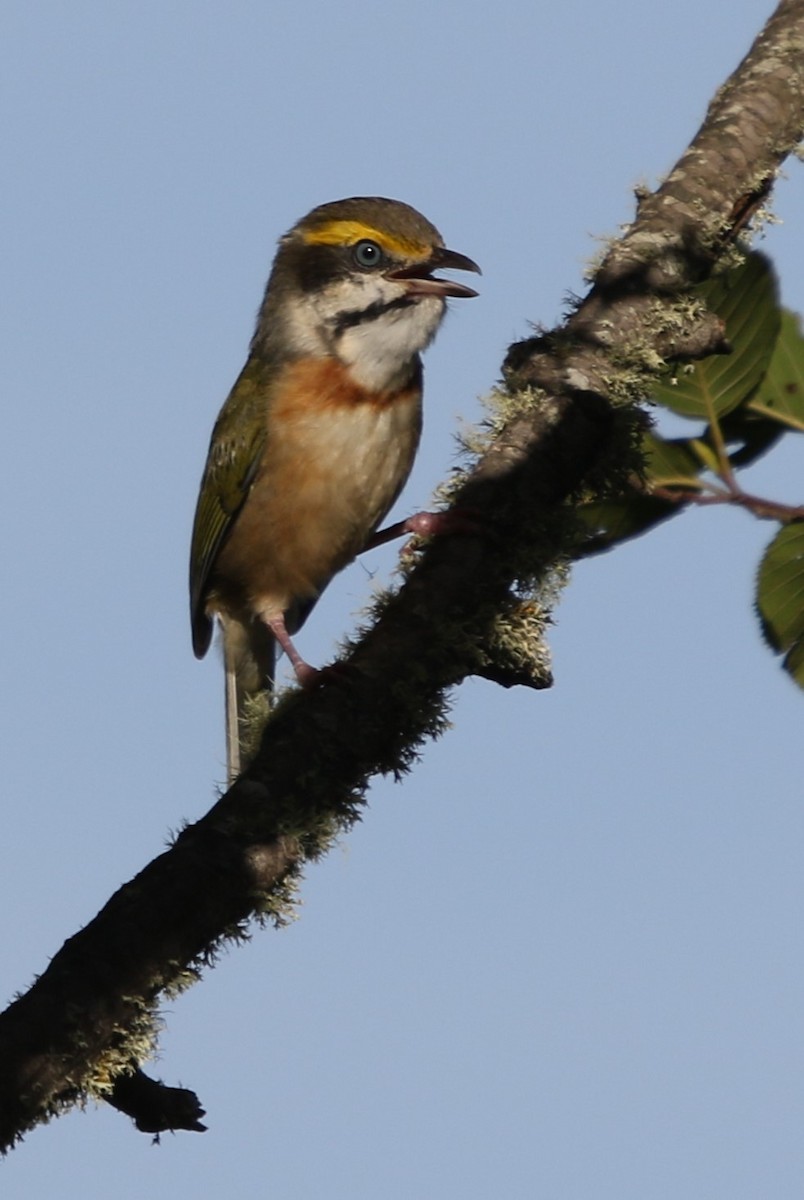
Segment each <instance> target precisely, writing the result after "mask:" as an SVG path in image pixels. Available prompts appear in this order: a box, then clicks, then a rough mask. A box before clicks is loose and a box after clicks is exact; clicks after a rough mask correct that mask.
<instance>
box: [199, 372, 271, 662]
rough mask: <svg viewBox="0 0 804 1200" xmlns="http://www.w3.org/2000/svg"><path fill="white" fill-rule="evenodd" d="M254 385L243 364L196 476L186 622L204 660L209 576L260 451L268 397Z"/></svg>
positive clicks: (264, 437)
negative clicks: (201, 471)
mask: <svg viewBox="0 0 804 1200" xmlns="http://www.w3.org/2000/svg"><path fill="white" fill-rule="evenodd" d="M259 383H260V381H259V380H258V379H255V378H254V372H253V369H252V370H250V369H249V365H247V366H246V368H245V369H244V371H243V373H242V375H241V376H240V378H239V379H238V381H237V383H236V384H235V386H234V388H233V389H232V392H231V394H230V396H229V399H228V400H227V401H226V403H225V405H224V406H223V408H222V409H221V413H220V416H219V417H218V420H217V421H216V423H215V428H214V429H213V431H212V438H211V441H210V444H209V454H208V455H207V462H206V466H205V468H204V474H203V477H202V479H201V490H200V492H199V495H198V504H197V506H196V510H195V521H194V523H193V537H192V544H191V548H190V620H191V623H192V631H193V650H194V651H195V654H196V657H197V658H203V656H204V655H205V654H206V652H207V650H208V649H209V643H210V641H211V640H212V620H211V618H210V617H209V616H208V615H207V612H206V610H205V605H206V600H207V586H208V583H209V578H210V574H211V573H212V570H213V568H214V566H215V561H216V559H217V557H218V553H219V551H220V548H221V546H222V545H223V543H224V541H225V540H226V537H227V536H228V534H229V532H230V531H231V529H232V526H233V525H234V522H235V521H236V520H237V515H238V513H239V512H240V510H241V508H242V507H243V505H244V503H245V501H246V499H247V498H248V494H249V492H250V490H251V485H252V483H253V482H254V477H255V475H256V473H257V470H258V468H259V465H260V462H261V461H262V457H263V453H264V450H265V444H266V440H267V429H266V421H265V408H266V400H267V396H266V392H265V390H264V389H263V388H262V387H260V386H259Z"/></svg>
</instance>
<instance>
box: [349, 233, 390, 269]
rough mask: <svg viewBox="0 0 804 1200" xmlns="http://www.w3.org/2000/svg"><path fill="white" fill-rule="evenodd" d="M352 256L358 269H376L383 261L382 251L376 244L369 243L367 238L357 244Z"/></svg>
mask: <svg viewBox="0 0 804 1200" xmlns="http://www.w3.org/2000/svg"><path fill="white" fill-rule="evenodd" d="M352 255H353V257H354V260H355V262H356V263H357V265H358V266H359V267H378V266H379V265H380V263H381V262H382V259H383V255H382V250H381V249H380V247H379V246H378V245H377V243H376V242H370V241H368V239H367V238H364V239H363V240H362V241H360V242H358V243H357V245H356V246H355V248H354V250H353V251H352Z"/></svg>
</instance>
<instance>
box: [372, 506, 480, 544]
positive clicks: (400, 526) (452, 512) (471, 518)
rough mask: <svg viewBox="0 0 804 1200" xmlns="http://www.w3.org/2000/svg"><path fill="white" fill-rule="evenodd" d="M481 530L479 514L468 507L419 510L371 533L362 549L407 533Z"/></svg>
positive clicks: (422, 533)
mask: <svg viewBox="0 0 804 1200" xmlns="http://www.w3.org/2000/svg"><path fill="white" fill-rule="evenodd" d="M483 530H484V526H483V523H482V521H481V520H480V519H479V515H478V514H477V513H476V512H473V511H472V510H471V509H468V508H450V509H447V510H446V511H445V512H420V513H415V514H414V515H413V516H412V517H406V518H405V520H404V521H397V522H396V523H395V524H393V525H389V526H388V528H387V529H380V530H379V531H378V532H377V533H375V534H372V536H371V537H370V538H369V540H368V541H367V542H366V545H365V546H364V547H363V549H364V550H374V549H376V547H377V546H384V545H385V544H386V542H392V541H393V540H394V539H395V538H398V537H407V536H408V535H409V534H415V535H416V537H436V536H443V535H444V534H454V533H464V534H477V533H482V532H483Z"/></svg>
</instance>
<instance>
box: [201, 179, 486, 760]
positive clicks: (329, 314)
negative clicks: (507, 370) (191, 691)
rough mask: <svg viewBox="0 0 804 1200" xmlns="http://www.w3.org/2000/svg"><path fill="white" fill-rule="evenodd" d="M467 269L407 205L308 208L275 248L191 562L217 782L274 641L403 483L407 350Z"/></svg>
mask: <svg viewBox="0 0 804 1200" xmlns="http://www.w3.org/2000/svg"><path fill="white" fill-rule="evenodd" d="M441 267H447V268H449V267H452V268H457V269H459V270H464V271H477V272H478V273H479V271H480V268H479V267H478V266H477V265H476V263H474V262H472V260H471V259H470V258H466V257H465V255H463V254H457V253H455V252H454V251H452V250H447V249H446V248H445V246H444V242H443V240H442V238H441V235H440V234H439V232H438V230H437V229H435V227H434V226H433V225H431V224H430V222H429V221H427V220H425V218H424V217H423V216H422V215H421V213H418V212H417V211H416V210H415V209H414V208H411V207H410V206H409V205H407V204H402V203H401V202H400V201H398V200H385V199H382V198H380V197H363V196H357V197H353V198H351V199H348V200H337V201H335V202H333V203H331V204H322V205H320V206H319V207H318V208H314V209H313V211H312V212H311V213H308V215H307V216H306V217H304V218H302V220H301V221H299V222H298V224H296V225H294V226H293V228H292V229H291V230H290V231H289V233H287V234H285V236H284V237H282V238H281V239H280V241H279V249H278V251H277V254H276V258H275V260H274V265H273V269H272V271H271V275H270V278H269V280H268V284H267V287H266V289H265V296H264V299H263V302H262V305H261V307H260V310H259V314H258V317H257V327H256V330H255V333H254V337H253V338H252V340H251V346H250V350H249V356H248V360H247V362H246V365H245V367H244V368H243V370H242V372H241V374H240V376H239V378H238V380H237V382H236V383H235V385H234V387H233V388H232V391H231V392H230V394H229V397H228V399H227V400H226V403H225V404H224V406H223V408H222V409H221V412H220V414H219V416H218V419H217V422H216V424H215V428H214V429H213V432H212V439H211V442H210V447H209V454H208V456H207V462H206V467H205V468H204V474H203V478H202V480H201V490H200V494H199V497H198V506H197V508H196V514H195V525H194V528H193V537H192V549H191V555H190V609H191V619H192V631H193V649H194V650H195V654H196V656H197V657H198V658H201V657H203V655H204V654H206V652H207V650H208V648H209V644H210V640H211V638H212V631H213V619H214V618H215V617H217V618H218V620H219V621H220V624H221V626H222V630H223V650H224V663H225V670H226V681H227V682H226V700H227V718H226V731H227V759H228V768H229V776H230V779H231V778H234V777H235V776H236V775H237V774H238V773H239V770H240V767H241V754H240V741H241V737H242V736H243V734H244V730H245V725H246V715H245V714H246V708H247V705H248V697H249V696H250V695H253V694H255V693H258V692H260V690H261V689H263V688H266V687H270V685H271V680H272V676H273V669H274V657H275V644H278V645H279V647H280V648H281V649H282V650H283V651H284V652H285V653H286V654H287V655H288V657H289V659H290V661H291V663H292V665H293V667H294V669H295V671H296V674H297V677H298V678H299V680H300V682H302V683H306V682H308V681H310V680H311V679H312V678H314V676H315V674H316V673H315V672H314V670H313V668H311V667H309V666H308V665H307V664H306V663H305V662H304V660H303V659H302V658H301V656H300V655H299V653H298V651H297V650H296V648H295V646H294V645H293V642H292V640H291V635H292V634H294V633H295V632H296V631H297V630H298V629H299V628H300V627H301V625H302V624H303V623H304V621H305V620H306V618H307V616H308V614H309V613H310V610H311V609H312V608H313V605H314V604H315V602H316V600H317V599H318V597H319V596H320V595H321V592H322V591H323V589H324V588H325V587H326V585H327V584H328V583H329V581H330V580H331V579H332V577H333V576H334V575H335V574H336V573H337V572H338V571H340V570H341V569H342V568H343V567H345V566H346V564H347V563H349V562H351V561H352V560H353V559H354V558H355V557H356V555H358V554H359V553H360V551H361V550H362V549H363V548H364V547H365V546H366V544H367V543H368V542H369V541H370V539H371V537H372V535H373V534H374V533H375V532H376V530H377V527H378V526H379V524H380V522H381V521H382V519H383V517H384V516H385V515H386V513H387V512H388V510H389V509H390V507H391V505H392V504H393V503H394V501H395V500H396V498H397V496H398V495H399V492H400V490H401V489H402V486H403V484H404V483H405V480H406V479H407V477H408V475H409V473H410V469H411V466H412V464H413V459H414V455H415V453H416V449H417V446H418V442H419V434H420V430H421V401H422V366H421V360H420V358H419V354H420V352H421V351H422V350H424V349H425V347H426V346H428V345H429V343H430V342H431V341H432V340H433V338H434V336H435V334H436V331H437V329H438V327H439V325H440V324H441V321H442V319H443V317H444V312H445V309H446V303H445V301H446V297H448V296H476V295H477V293H476V292H475V291H473V290H472V289H471V288H468V287H464V285H463V284H460V283H454V282H452V281H451V280H446V279H438V278H434V277H433V274H432V272H433V271H435V270H437V269H438V268H441Z"/></svg>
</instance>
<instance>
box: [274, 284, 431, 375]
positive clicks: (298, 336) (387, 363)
mask: <svg viewBox="0 0 804 1200" xmlns="http://www.w3.org/2000/svg"><path fill="white" fill-rule="evenodd" d="M405 295H406V292H405V288H404V285H403V284H400V283H398V282H397V281H395V280H391V279H384V278H382V276H376V275H373V276H360V277H358V278H356V279H355V278H352V279H343V280H339V281H338V282H337V283H334V284H332V285H331V286H330V287H328V288H326V289H324V291H323V292H321V293H319V294H318V295H315V296H310V295H307V296H303V297H299V299H298V300H296V302H295V303H294V305H293V306H292V309H291V310H290V311H289V312H288V317H289V328H288V333H289V334H290V337H291V340H292V342H293V344H294V347H295V348H296V349H297V350H298V351H299V352H300V353H302V354H309V355H313V356H316V357H319V356H323V355H327V356H329V355H332V354H334V355H335V356H336V357H337V358H339V359H340V361H341V362H342V363H343V364H344V366H346V367H348V368H349V373H350V375H351V376H352V378H353V379H354V381H355V383H357V384H359V385H360V386H361V387H365V388H368V389H369V390H370V391H378V392H385V391H393V390H394V389H395V388H397V387H401V386H402V385H403V384H404V383H405V382H406V381H407V380H408V378H409V377H410V372H411V364H412V362H413V360H414V359H415V358H416V356H417V355H418V354H420V353H421V351H422V350H424V349H426V348H427V346H429V344H430V342H431V341H432V340H433V338H434V337H435V335H436V333H437V331H438V327H439V325H440V324H441V321H442V320H443V317H444V313H445V310H446V304H445V301H444V299H443V298H442V297H441V296H417V297H416V298H415V299H414V300H413V302H412V303H410V304H406V305H404V306H400V307H390V308H388V309H387V310H386V311H379V312H377V309H380V310H382V307H383V306H384V305H387V304H390V305H392V304H393V303H394V301H397V300H400V299H402V298H403V297H405ZM363 314H365V316H363ZM361 318H362V319H361Z"/></svg>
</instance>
